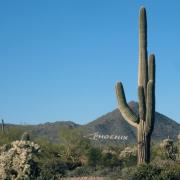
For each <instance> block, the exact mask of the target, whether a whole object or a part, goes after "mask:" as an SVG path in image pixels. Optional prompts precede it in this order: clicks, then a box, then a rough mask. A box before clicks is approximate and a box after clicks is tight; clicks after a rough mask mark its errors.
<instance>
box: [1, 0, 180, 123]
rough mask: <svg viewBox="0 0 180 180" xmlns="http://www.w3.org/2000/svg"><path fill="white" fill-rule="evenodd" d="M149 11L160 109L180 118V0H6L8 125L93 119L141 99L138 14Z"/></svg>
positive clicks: (4, 108)
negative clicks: (120, 93) (122, 100)
mask: <svg viewBox="0 0 180 180" xmlns="http://www.w3.org/2000/svg"><path fill="white" fill-rule="evenodd" d="M141 5H144V6H145V7H146V9H147V15H148V52H149V53H151V52H153V53H155V55H156V65H157V81H156V110H157V111H159V112H161V113H163V114H165V115H167V116H169V117H171V118H172V119H174V120H176V121H178V122H180V110H179V103H180V83H179V80H180V50H179V45H180V35H179V32H180V21H179V19H180V1H178V0H172V1H163V3H162V1H161V0H157V1H156V0H153V1H152V0H151V1H150V0H146V1H140V0H137V1H134V0H131V1H130V0H121V1H120V0H113V1H110V0H108V1H107V0H86V1H85V0H76V1H74V0H71V1H70V0H57V1H55V0H53V1H50V0H49V1H47V0H43V1H41V0H31V1H24V0H18V1H14V0H11V1H10V0H6V1H1V3H0V23H1V26H0V116H1V117H2V118H4V119H5V121H6V122H8V123H18V124H19V123H26V124H37V123H44V122H47V121H49V122H54V121H58V120H71V121H74V122H77V123H81V124H84V123H87V122H89V121H91V120H94V119H96V118H97V117H99V116H101V115H103V114H104V113H107V112H109V111H112V110H113V109H114V108H116V107H117V102H116V97H115V91H114V86H115V83H116V81H118V80H121V81H122V82H123V84H124V88H125V91H126V97H127V100H128V101H130V100H132V99H133V100H137V71H138V69H137V67H138V14H139V8H140V6H141Z"/></svg>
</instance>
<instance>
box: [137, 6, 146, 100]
mask: <svg viewBox="0 0 180 180" xmlns="http://www.w3.org/2000/svg"><path fill="white" fill-rule="evenodd" d="M138 71H139V72H138V85H139V86H143V88H144V95H145V97H146V89H147V82H148V64H147V18H146V10H145V8H144V7H142V8H141V10H140V15H139V70H138Z"/></svg>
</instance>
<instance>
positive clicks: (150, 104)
mask: <svg viewBox="0 0 180 180" xmlns="http://www.w3.org/2000/svg"><path fill="white" fill-rule="evenodd" d="M154 101H155V93H154V82H153V81H152V80H149V82H148V85H147V104H146V107H147V111H146V133H151V132H152V131H153V128H154V116H155V106H154V104H155V102H154Z"/></svg>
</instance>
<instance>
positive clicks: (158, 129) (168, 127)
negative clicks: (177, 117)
mask: <svg viewBox="0 0 180 180" xmlns="http://www.w3.org/2000/svg"><path fill="white" fill-rule="evenodd" d="M129 106H130V108H131V109H132V110H133V111H134V112H135V113H136V114H137V112H138V103H136V102H134V101H131V102H130V103H129ZM84 128H85V129H86V131H87V132H88V133H90V134H91V133H95V132H98V134H101V135H102V134H104V135H105V134H106V135H112V134H113V135H120V136H128V142H135V141H136V129H135V128H134V127H132V126H131V125H129V124H128V123H127V122H126V121H125V120H124V119H123V117H122V115H121V113H120V111H119V110H118V109H115V110H114V111H112V112H109V113H107V114H105V115H103V116H101V117H99V118H98V119H96V120H94V121H92V122H90V123H89V124H87V125H85V126H84ZM179 133H180V124H178V123H177V122H175V121H174V120H172V119H170V118H168V117H167V116H165V115H163V114H160V113H158V112H156V113H155V125H154V131H153V134H152V139H153V140H155V141H159V140H162V139H164V138H167V137H168V136H169V137H170V138H173V139H176V138H177V135H178V134H179Z"/></svg>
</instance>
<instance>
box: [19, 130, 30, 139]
mask: <svg viewBox="0 0 180 180" xmlns="http://www.w3.org/2000/svg"><path fill="white" fill-rule="evenodd" d="M21 141H30V135H29V133H28V132H24V133H23V135H22V137H21Z"/></svg>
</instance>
